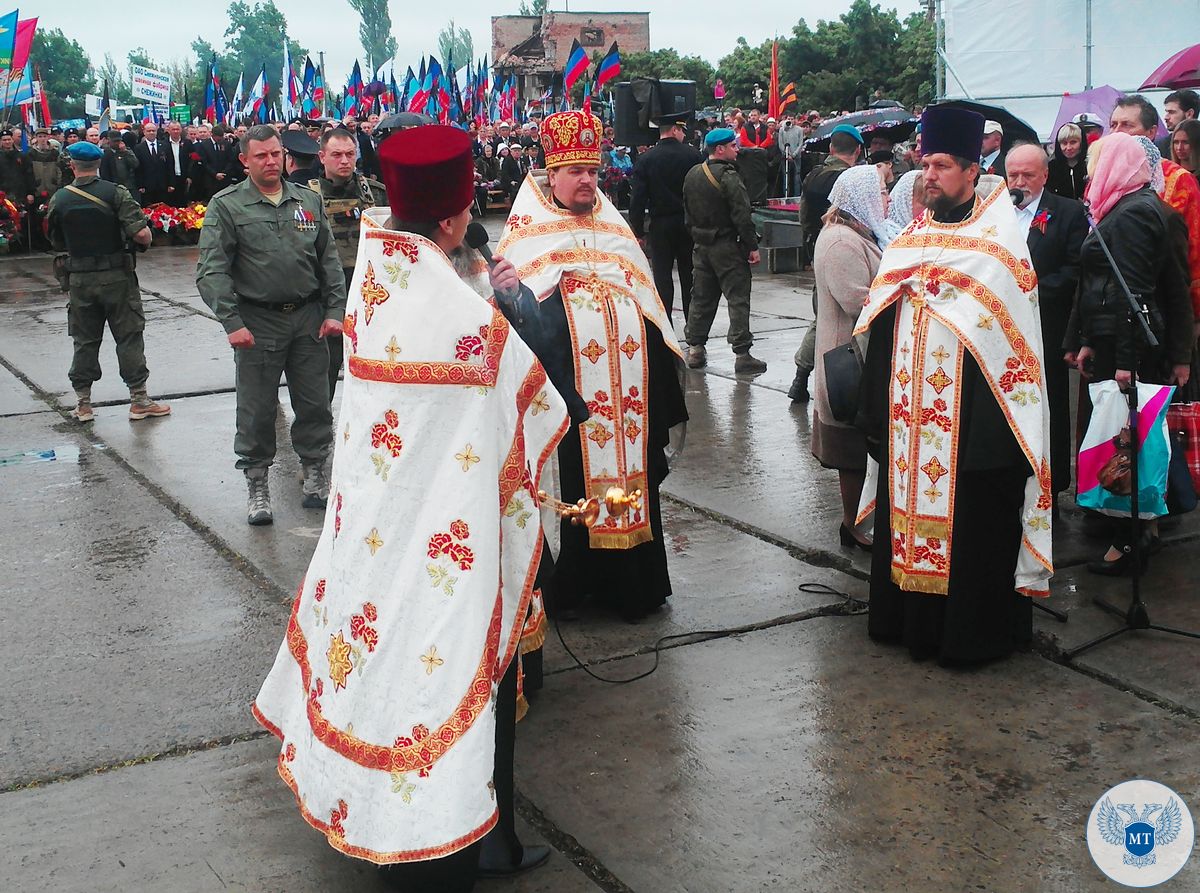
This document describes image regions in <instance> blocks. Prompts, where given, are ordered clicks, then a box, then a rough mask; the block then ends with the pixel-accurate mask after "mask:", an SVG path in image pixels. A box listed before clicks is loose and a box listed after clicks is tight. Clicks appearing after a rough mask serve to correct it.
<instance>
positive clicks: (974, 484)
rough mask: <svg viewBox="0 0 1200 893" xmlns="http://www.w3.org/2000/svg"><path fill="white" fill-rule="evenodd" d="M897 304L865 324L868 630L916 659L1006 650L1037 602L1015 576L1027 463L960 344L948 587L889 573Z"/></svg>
mask: <svg viewBox="0 0 1200 893" xmlns="http://www.w3.org/2000/svg"><path fill="white" fill-rule="evenodd" d="M973 206H974V201H973V200H972V201H971V202H970V203H968V204H967V205H965V206H963V207H964V208H965V212H964V210H963V208H958V209H955V211H954V212H951V214H950V215H947V216H948V218H950V219H947V220H946V221H945V222H956V220H963V219H966V217H967V216H969V214H970V212H971V210H972V208H973ZM959 215H961V216H959ZM937 219H938V220H941V219H942V218H941V217H938V218H937ZM896 311H897V308H896V305H895V304H893V305H892V306H890V307H888V308H887V309H885V310H883V311H882V312H881V313H880V314H879V315H878V316H877V317H876V318H875V320H874V321H873V322H872V324H871V330H870V332H871V337H870V342H869V344H868V347H867V354H866V357H865V360H864V368H863V381H862V391H861V394H860V400H859V417H858V419H857V424H858V426H859V427H861V428H862V429H863V430H864V431H865V432H866V434H867V451H868V452H869V453H870V454H871V457H872V458H873V459H875V460H876V461H877V462H878V463H879V466H880V473H879V486H878V489H877V491H876V505H875V548H874V550H873V552H872V556H871V589H870V603H871V612H870V615H869V617H868V618H867V631H868V633H869V634H870V636H871V638H873V639H876V640H878V641H883V642H894V643H900V644H903V645H905V646H907V647H908V649H909V651H910V652H911V653H912V655H913V657H915V658H918V659H924V658H931V657H936V658H937V659H938V660H939V661H941V662H942V663H945V664H970V663H978V662H981V661H985V660H992V659H994V658H998V657H1003V656H1005V655H1007V654H1010V653H1012V652H1013V651H1014V650H1018V649H1023V648H1027V647H1028V646H1029V643H1030V642H1031V641H1032V639H1033V603H1032V602H1031V601H1030V598H1029V596H1025V595H1020V594H1019V593H1017V591H1016V589H1015V583H1014V574H1015V571H1016V567H1017V558H1018V556H1019V554H1020V550H1021V535H1022V527H1021V509H1022V506H1023V503H1024V499H1025V483H1026V480H1027V479H1028V478H1029V475H1030V474H1031V473H1032V471H1031V469H1030V467H1029V462H1028V460H1027V459H1026V458H1025V454H1024V453H1023V452H1022V451H1021V448H1020V446H1019V445H1018V444H1017V439H1016V437H1015V436H1014V435H1013V433H1012V429H1011V428H1009V426H1008V422H1007V420H1006V419H1005V416H1004V413H1003V411H1002V410H1001V409H1000V406H999V404H998V403H997V402H996V398H995V397H994V396H993V395H992V392H991V389H990V388H989V387H988V384H987V380H986V379H985V378H984V376H983V372H982V371H981V370H980V368H979V364H978V363H977V362H976V361H975V359H974V357H973V356H972V355H971V353H970V351H964V352H963V364H962V376H961V378H960V392H959V400H960V401H961V409H960V414H959V425H960V428H959V442H958V456H957V462H956V469H957V480H956V482H955V484H956V488H957V489H956V491H955V502H954V523H953V540H952V543H951V552H950V580H949V586H948V591H947V593H946V594H945V595H941V594H928V593H923V592H905V591H904V590H902V589H900V587H899V586H897V585H896V584H895V583H894V582H892V550H891V547H892V529H891V490H890V487H889V480H888V469H889V467H890V463H891V462H892V461H893V459H892V456H891V450H890V446H889V445H890V443H891V440H892V438H891V433H890V424H891V400H890V393H889V392H890V383H891V377H892V353H893V346H894V345H893V336H894V332H895V324H896Z"/></svg>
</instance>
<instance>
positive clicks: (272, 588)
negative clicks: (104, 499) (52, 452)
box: [0, 356, 295, 604]
mask: <svg viewBox="0 0 1200 893" xmlns="http://www.w3.org/2000/svg"><path fill="white" fill-rule="evenodd" d="M0 365H2V366H4V368H5V369H7V370H8V371H9V372H11V373H12V374H13V375H14V376H16V377H17V378H18V379H20V380H21V381H22V382H23V383H24V384H25V386H26V387H27V388H29V390H31V391H32V392H33V393H34V395H35V396H36V397H37V398H38V399H39V400H41V401H42V402H43V403H45V404H46V405H47V406H49V407H50V409H51V410H53V411H54V412H56V413H58V415H59V416H61V417H62V419H63V420H64V421H68V422H70V421H72V419H71V416H70V413H69V411H68V410H66V409H65V408H63V407H61V406H59V405H58V403H57V401H56V400H55V398H54V395H52V394H50V393H48V392H47V391H43V390H42V389H41V388H40V387H38V385H37V384H35V383H34V382H33V381H32V380H31V379H30V378H29V377H28V376H26V375H25V374H24V373H23V372H21V370H20V369H18V368H17V367H16V366H14V365H13V364H12V363H11V362H9V360H8V358H7V357H4V356H0ZM77 430H78V431H79V434H80V436H82V437H83V438H85V439H86V440H87V441H88V442H89V443H90V444H92V446H100V447H103V449H104V452H105V453H106V454H107V455H109V456H111V457H112V459H113V461H114V462H116V463H117V464H118V465H120V466H121V468H122V469H124V470H125V472H126V473H127V474H128V475H129V476H130V477H132V478H133V479H134V480H135V481H137V483H139V484H140V485H141V486H142V488H143V489H144V490H146V492H148V493H149V494H150V495H151V496H153V497H154V498H155V499H156V500H157V501H158V502H159V503H160V504H161V505H162V506H164V507H165V508H166V509H167V511H169V512H171V514H173V515H174V516H175V517H176V518H178V519H179V520H180V521H182V522H183V523H184V524H185V525H187V527H188V528H190V529H191V530H192V531H193V532H194V533H196V534H197V535H198V536H199V537H200V538H201V539H202V540H203V541H204V542H205V543H207V544H208V545H209V546H210V547H212V548H213V550H214V551H216V553H217V554H218V555H220V556H221V557H222V558H224V559H225V561H226V562H227V563H228V564H229V565H230V566H231V567H232V568H233V569H234V570H236V571H238V572H240V573H241V574H242V575H243V576H245V577H246V578H247V579H248V580H249V581H250V582H252V583H253V584H254V585H255V586H256V587H257V588H258V589H259V590H260V591H262V592H265V593H267V594H269V595H272V596H275V597H276V598H278V599H279V601H280V602H281V603H282V604H290V603H291V601H292V598H293V597H294V595H295V593H293V592H290V591H287V590H285V589H283V588H282V587H280V586H278V585H276V583H275V582H274V581H273V580H272V579H271V578H270V576H269V575H268V574H267V573H266V572H264V571H263V570H262V569H261V568H260V567H258V566H257V565H256V564H254V562H252V561H250V559H248V558H247V557H246V556H245V555H243V554H241V553H240V552H238V551H237V550H236V549H234V548H233V547H232V546H231V545H229V543H227V542H226V541H225V540H224V539H223V538H222V537H221V536H220V535H219V534H217V532H216V531H214V530H213V529H212V528H211V527H209V526H208V525H207V524H205V523H204V522H203V521H201V520H200V519H199V518H198V517H197V516H196V515H194V514H193V513H192V512H191V511H190V510H189V509H188V508H187V507H186V506H185V505H183V503H182V502H180V501H179V500H177V499H175V498H174V497H172V496H171V495H170V494H169V493H167V491H166V490H164V489H163V488H162V487H160V486H159V485H158V484H156V483H154V481H152V480H150V479H149V478H148V477H146V475H144V474H142V473H141V472H140V471H138V470H137V469H136V468H135V467H134V466H133V465H132V464H131V463H130V462H129V461H128V460H127V459H126V458H125V457H124V456H122V455H121V453H120V452H119V451H118V450H115V449H113V448H112V446H110V445H109V444H108V443H107V442H106V441H105V440H104V438H102V437H100V436H99V435H98V434H95V433H94V432H92V431H89V430H86V429H84V428H78V429H77Z"/></svg>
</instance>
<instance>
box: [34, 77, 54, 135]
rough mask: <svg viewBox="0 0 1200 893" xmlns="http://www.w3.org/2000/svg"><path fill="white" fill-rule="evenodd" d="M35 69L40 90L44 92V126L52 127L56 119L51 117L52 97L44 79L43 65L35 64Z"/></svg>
mask: <svg viewBox="0 0 1200 893" xmlns="http://www.w3.org/2000/svg"><path fill="white" fill-rule="evenodd" d="M33 71H34V74H35V75H36V80H37V82H38V87H39V90H38V92H39V93H41V94H42V126H43V127H50V126H52V125H53V124H54V119H53V118H51V117H50V97H49V95H48V94H47V93H46V84H45V82H44V81H43V80H42V67H41V66H40V65H35V66H34V67H33Z"/></svg>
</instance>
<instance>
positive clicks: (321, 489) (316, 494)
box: [300, 462, 329, 509]
mask: <svg viewBox="0 0 1200 893" xmlns="http://www.w3.org/2000/svg"><path fill="white" fill-rule="evenodd" d="M301 492H302V493H303V494H304V498H303V499H302V500H301V501H300V504H301V505H302V506H304V507H305V508H306V509H324V508H325V504H326V501H327V500H328V498H329V482H328V481H326V480H325V463H324V462H314V463H312V464H311V465H305V466H304V484H303V486H302V487H301Z"/></svg>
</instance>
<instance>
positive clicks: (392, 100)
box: [388, 68, 400, 112]
mask: <svg viewBox="0 0 1200 893" xmlns="http://www.w3.org/2000/svg"><path fill="white" fill-rule="evenodd" d="M389 74H390V78H389V82H388V111H390V112H395V111H397V110H398V109H399V108H400V89H399V88H398V87H397V86H396V70H395V69H394V68H393V69H392V70H391V72H390V73H389Z"/></svg>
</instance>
